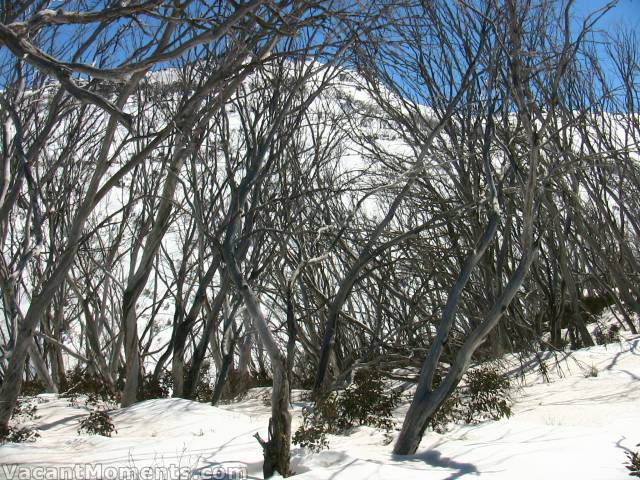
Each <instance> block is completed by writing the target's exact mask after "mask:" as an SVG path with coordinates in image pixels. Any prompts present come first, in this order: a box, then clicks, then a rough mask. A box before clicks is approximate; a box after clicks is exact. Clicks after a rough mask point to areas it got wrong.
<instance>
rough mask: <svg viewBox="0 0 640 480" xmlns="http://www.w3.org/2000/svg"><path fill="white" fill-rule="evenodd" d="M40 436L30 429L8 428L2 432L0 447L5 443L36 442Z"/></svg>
mask: <svg viewBox="0 0 640 480" xmlns="http://www.w3.org/2000/svg"><path fill="white" fill-rule="evenodd" d="M39 437H40V434H39V433H38V432H37V431H35V430H33V429H32V428H29V427H21V428H18V427H8V428H7V429H4V430H0V445H1V444H3V443H26V442H35V441H36V440H37V439H38V438H39Z"/></svg>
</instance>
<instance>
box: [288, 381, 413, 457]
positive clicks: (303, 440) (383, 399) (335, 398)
mask: <svg viewBox="0 0 640 480" xmlns="http://www.w3.org/2000/svg"><path fill="white" fill-rule="evenodd" d="M399 398H400V394H399V392H395V391H391V392H389V391H388V388H387V387H386V386H385V384H384V380H383V377H382V375H381V374H380V372H378V371H376V370H369V369H367V370H365V369H363V370H359V371H358V372H357V373H356V374H355V376H354V382H353V384H352V385H350V386H349V387H348V388H346V389H345V390H344V391H342V392H332V393H331V394H329V395H327V396H326V397H325V398H323V399H322V400H321V401H317V402H316V403H315V405H313V406H312V407H307V408H305V409H304V410H303V412H302V425H301V426H300V428H298V430H297V431H296V432H295V434H294V435H293V443H295V444H297V445H300V446H302V447H306V448H309V449H310V450H312V451H320V450H322V449H323V448H328V446H329V442H328V440H327V434H334V435H339V434H343V433H345V432H346V431H348V430H349V429H350V428H353V427H355V426H358V425H368V426H370V427H375V428H380V429H383V430H386V431H387V432H389V431H391V430H392V429H393V427H394V422H393V418H392V413H393V409H394V408H395V407H396V405H397V404H398V401H399Z"/></svg>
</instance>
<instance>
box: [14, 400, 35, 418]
mask: <svg viewBox="0 0 640 480" xmlns="http://www.w3.org/2000/svg"><path fill="white" fill-rule="evenodd" d="M37 410H38V405H37V404H36V403H33V401H30V400H28V399H21V398H19V399H18V401H17V402H16V407H15V408H14V409H13V412H12V413H11V418H12V419H17V418H22V419H25V420H34V419H36V418H37V416H36V412H37Z"/></svg>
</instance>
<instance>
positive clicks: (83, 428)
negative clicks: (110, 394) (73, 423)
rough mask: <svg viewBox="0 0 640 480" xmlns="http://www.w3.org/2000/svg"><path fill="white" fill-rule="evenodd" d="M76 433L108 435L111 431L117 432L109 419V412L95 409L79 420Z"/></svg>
mask: <svg viewBox="0 0 640 480" xmlns="http://www.w3.org/2000/svg"><path fill="white" fill-rule="evenodd" d="M78 433H88V434H89V435H102V436H105V437H110V436H111V434H112V433H118V431H117V430H116V427H115V425H114V424H113V422H112V421H111V416H110V415H109V412H107V411H106V410H96V411H94V412H91V413H90V414H89V416H88V417H87V418H84V419H82V420H81V421H80V426H79V427H78Z"/></svg>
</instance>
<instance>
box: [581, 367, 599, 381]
mask: <svg viewBox="0 0 640 480" xmlns="http://www.w3.org/2000/svg"><path fill="white" fill-rule="evenodd" d="M597 376H598V369H597V368H596V367H595V365H591V366H590V367H589V368H587V370H586V371H585V372H584V378H592V377H597Z"/></svg>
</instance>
